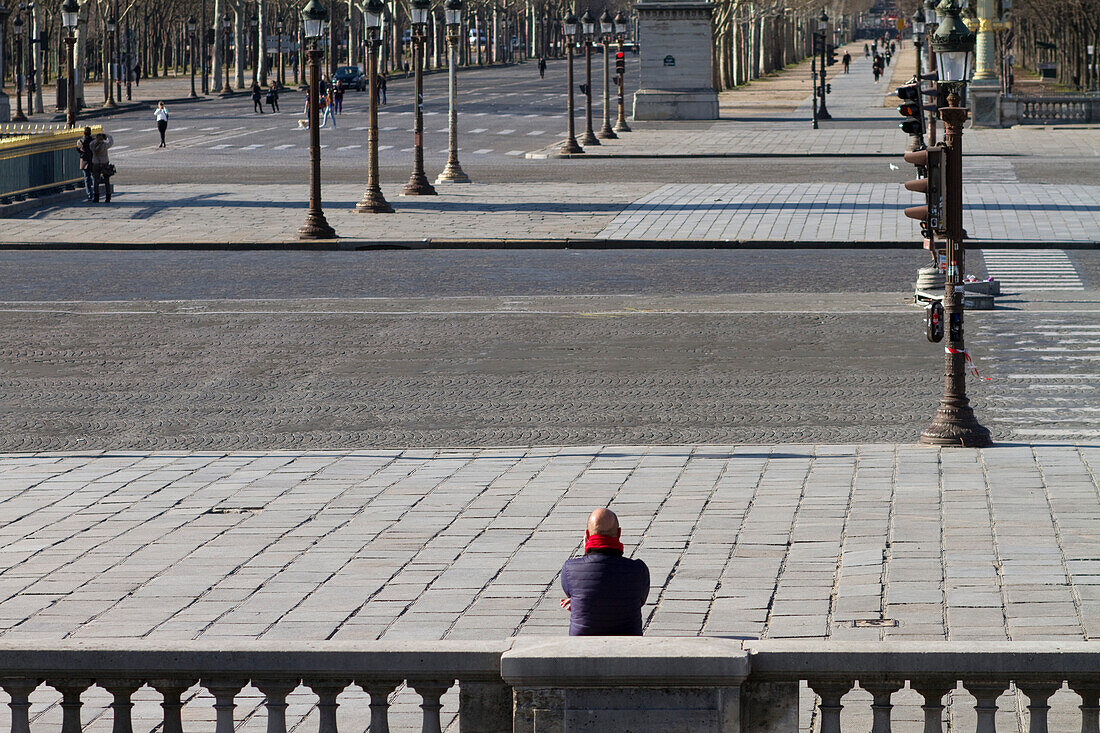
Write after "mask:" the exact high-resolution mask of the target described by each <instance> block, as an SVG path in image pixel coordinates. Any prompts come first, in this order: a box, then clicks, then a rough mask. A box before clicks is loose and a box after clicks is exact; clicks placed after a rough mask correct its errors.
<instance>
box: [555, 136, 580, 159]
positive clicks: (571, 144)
mask: <svg viewBox="0 0 1100 733" xmlns="http://www.w3.org/2000/svg"><path fill="white" fill-rule="evenodd" d="M583 152H584V148H582V147H581V146H580V145H578V144H577V140H576V138H572V137H571V138H569V139H568V140H566V141H565V142H563V143H562V144H561V147H560V148H558V153H560V154H561V155H579V154H581V153H583Z"/></svg>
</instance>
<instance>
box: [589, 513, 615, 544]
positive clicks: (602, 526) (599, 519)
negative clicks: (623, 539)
mask: <svg viewBox="0 0 1100 733" xmlns="http://www.w3.org/2000/svg"><path fill="white" fill-rule="evenodd" d="M587 529H588V531H587V534H590V535H593V534H602V535H604V536H607V537H618V536H619V534H620V533H621V532H622V530H621V529H619V518H618V517H616V516H615V512H613V511H611V510H610V509H606V508H604V507H600V508H599V509H597V510H596V511H594V512H592V513H591V514H590V515H588V528H587Z"/></svg>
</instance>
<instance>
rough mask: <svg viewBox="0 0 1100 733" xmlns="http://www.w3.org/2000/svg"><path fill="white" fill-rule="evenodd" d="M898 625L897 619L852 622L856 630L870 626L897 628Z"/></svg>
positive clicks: (864, 619)
mask: <svg viewBox="0 0 1100 733" xmlns="http://www.w3.org/2000/svg"><path fill="white" fill-rule="evenodd" d="M897 625H898V622H897V619H893V618H857V619H856V620H855V621H853V622H852V626H854V627H855V628H857V629H859V628H865V627H868V626H888V627H895V626H897Z"/></svg>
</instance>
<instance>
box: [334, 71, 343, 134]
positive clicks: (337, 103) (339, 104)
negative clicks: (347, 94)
mask: <svg viewBox="0 0 1100 733" xmlns="http://www.w3.org/2000/svg"><path fill="white" fill-rule="evenodd" d="M332 101H333V105H334V109H333V111H332V112H333V114H334V115H338V114H342V113H343V111H344V84H343V82H339V81H338V82H336V84H335V85H334V86H333V90H332ZM333 124H335V122H334V123H333Z"/></svg>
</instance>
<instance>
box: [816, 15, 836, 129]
mask: <svg viewBox="0 0 1100 733" xmlns="http://www.w3.org/2000/svg"><path fill="white" fill-rule="evenodd" d="M817 29H818V31H820V32H821V93H820V96H821V104H820V105H819V106H818V108H817V119H819V120H831V119H833V116H832V115H831V114H829V108H828V107H826V106H825V93H826V91H827V90H828V89H829V87H828V86H827V85H826V84H825V65H826V63H827V62H828V59H829V15H828V14H827V13H826V12H825V8H822V9H821V17H820V18H818V20H817Z"/></svg>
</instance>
